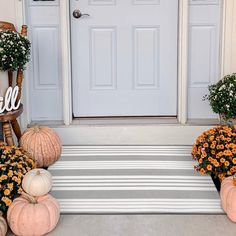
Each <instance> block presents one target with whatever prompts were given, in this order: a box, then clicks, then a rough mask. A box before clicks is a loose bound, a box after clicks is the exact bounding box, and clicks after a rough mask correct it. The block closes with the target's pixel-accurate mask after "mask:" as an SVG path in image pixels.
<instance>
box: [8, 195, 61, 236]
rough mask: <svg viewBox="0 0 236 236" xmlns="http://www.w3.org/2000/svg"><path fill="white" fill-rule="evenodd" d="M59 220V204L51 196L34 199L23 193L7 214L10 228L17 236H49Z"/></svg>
mask: <svg viewBox="0 0 236 236" xmlns="http://www.w3.org/2000/svg"><path fill="white" fill-rule="evenodd" d="M59 218H60V207H59V203H58V201H57V200H56V199H55V198H53V197H52V196H51V195H49V194H47V195H44V196H41V197H37V198H34V197H32V196H30V195H28V194H26V193H23V194H22V195H21V196H20V197H18V198H16V199H15V200H14V201H13V203H12V204H11V206H10V207H9V209H8V212H7V221H8V224H9V227H10V228H11V230H12V232H13V233H14V234H16V235H25V236H26V235H37V236H40V235H44V234H47V233H49V232H51V231H52V230H53V229H54V228H55V227H56V225H57V223H58V220H59Z"/></svg>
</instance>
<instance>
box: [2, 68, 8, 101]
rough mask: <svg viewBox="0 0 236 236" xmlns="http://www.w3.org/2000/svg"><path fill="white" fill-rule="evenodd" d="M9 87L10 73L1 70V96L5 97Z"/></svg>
mask: <svg viewBox="0 0 236 236" xmlns="http://www.w3.org/2000/svg"><path fill="white" fill-rule="evenodd" d="M8 87H9V86H8V73H7V71H0V97H4V95H5V93H6V90H7V88H8Z"/></svg>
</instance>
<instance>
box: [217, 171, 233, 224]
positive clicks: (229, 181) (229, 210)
mask: <svg viewBox="0 0 236 236" xmlns="http://www.w3.org/2000/svg"><path fill="white" fill-rule="evenodd" d="M220 198H221V205H222V208H223V209H224V211H225V212H226V214H227V216H228V217H229V219H230V220H232V221H233V222H236V175H234V176H230V177H228V178H225V179H224V180H223V181H222V183H221V190H220Z"/></svg>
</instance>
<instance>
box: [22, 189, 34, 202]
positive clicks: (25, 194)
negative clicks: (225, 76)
mask: <svg viewBox="0 0 236 236" xmlns="http://www.w3.org/2000/svg"><path fill="white" fill-rule="evenodd" d="M21 195H22V196H23V197H24V198H26V199H27V200H28V201H29V202H30V203H32V204H37V203H38V202H37V200H36V198H35V197H33V196H31V195H29V194H28V193H25V192H24V191H23V192H22V193H21Z"/></svg>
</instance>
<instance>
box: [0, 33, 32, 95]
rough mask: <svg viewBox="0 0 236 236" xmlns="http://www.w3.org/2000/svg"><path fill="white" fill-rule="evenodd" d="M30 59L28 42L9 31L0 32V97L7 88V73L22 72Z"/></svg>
mask: <svg viewBox="0 0 236 236" xmlns="http://www.w3.org/2000/svg"><path fill="white" fill-rule="evenodd" d="M29 59H30V41H29V40H28V39H27V38H26V37H24V36H22V35H20V34H19V33H17V32H14V31H11V30H2V31H0V96H2V95H4V93H5V90H6V89H7V88H8V73H7V72H8V71H17V70H19V69H20V70H24V69H25V65H26V63H27V62H28V61H29Z"/></svg>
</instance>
